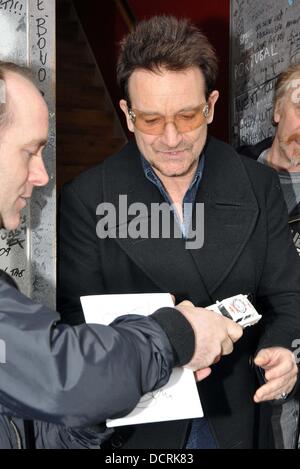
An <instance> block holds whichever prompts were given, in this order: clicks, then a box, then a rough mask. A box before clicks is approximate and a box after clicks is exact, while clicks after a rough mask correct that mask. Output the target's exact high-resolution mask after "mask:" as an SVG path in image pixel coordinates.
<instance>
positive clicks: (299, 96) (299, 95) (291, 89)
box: [287, 74, 300, 104]
mask: <svg viewBox="0 0 300 469" xmlns="http://www.w3.org/2000/svg"><path fill="white" fill-rule="evenodd" d="M287 90H288V96H289V98H290V100H291V102H292V103H293V104H299V103H300V74H299V76H296V77H294V78H292V79H291V80H290V81H289V83H288V86H287Z"/></svg>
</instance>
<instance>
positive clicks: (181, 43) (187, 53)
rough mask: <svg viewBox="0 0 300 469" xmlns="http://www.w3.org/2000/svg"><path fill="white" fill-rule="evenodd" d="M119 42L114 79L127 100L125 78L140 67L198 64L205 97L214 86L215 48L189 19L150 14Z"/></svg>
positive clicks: (172, 67) (181, 67)
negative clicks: (115, 78) (202, 78)
mask: <svg viewBox="0 0 300 469" xmlns="http://www.w3.org/2000/svg"><path fill="white" fill-rule="evenodd" d="M120 45H121V51H120V55H119V59H118V64H117V81H118V84H119V86H120V88H121V90H122V93H123V96H124V97H125V99H127V101H128V100H129V94H128V80H129V78H130V75H131V74H132V73H133V72H134V70H136V69H139V68H142V69H146V70H149V71H152V72H155V71H159V69H160V67H164V68H166V69H167V70H171V71H182V70H186V69H187V68H190V67H199V68H200V70H201V71H202V73H203V75H204V79H205V94H206V99H207V98H208V96H209V94H210V93H211V92H212V90H213V89H214V86H215V82H216V78H217V73H218V60H217V56H216V52H215V49H214V48H213V46H212V45H211V44H210V42H209V41H208V39H207V37H206V36H205V35H204V34H203V33H202V32H201V31H200V29H199V28H197V27H196V26H195V25H194V24H192V23H191V22H190V20H188V19H177V18H175V17H174V16H166V15H161V16H153V17H152V18H150V19H148V20H144V21H141V22H140V23H138V24H137V26H136V28H135V29H134V30H133V31H132V32H131V33H129V34H128V35H127V36H126V37H125V38H124V39H123V40H122V41H121V43H120Z"/></svg>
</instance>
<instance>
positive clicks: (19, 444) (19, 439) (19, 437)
mask: <svg viewBox="0 0 300 469" xmlns="http://www.w3.org/2000/svg"><path fill="white" fill-rule="evenodd" d="M9 423H10V425H11V427H12V429H13V432H14V435H15V437H16V442H17V449H23V447H22V439H21V435H20V432H19V430H18V428H17V426H16V424H15V423H14V422H13V420H12V419H9Z"/></svg>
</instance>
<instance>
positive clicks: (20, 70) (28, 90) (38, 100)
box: [0, 61, 47, 131]
mask: <svg viewBox="0 0 300 469" xmlns="http://www.w3.org/2000/svg"><path fill="white" fill-rule="evenodd" d="M20 100H22V101H24V102H26V101H27V102H28V105H32V104H34V105H39V106H40V108H41V109H42V108H44V111H45V110H46V109H47V106H46V103H45V102H44V99H43V98H42V96H41V94H40V92H39V90H38V89H37V87H36V85H35V84H34V82H33V79H32V75H31V72H30V70H29V69H27V68H25V67H21V66H19V65H15V64H13V63H7V62H1V61H0V131H1V130H2V129H3V128H7V127H8V126H9V125H11V124H12V122H13V119H14V118H17V117H18V113H17V112H16V107H18V103H19V102H20ZM31 100H32V101H31Z"/></svg>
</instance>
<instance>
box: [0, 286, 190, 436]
mask: <svg viewBox="0 0 300 469" xmlns="http://www.w3.org/2000/svg"><path fill="white" fill-rule="evenodd" d="M172 311H173V314H174V315H177V314H178V315H180V316H181V313H179V311H177V310H175V309H174V310H172ZM164 315H167V316H168V315H169V311H165V312H164V310H161V311H159V312H158V317H157V319H158V320H159V317H160V318H162V317H163V316H164ZM59 320H60V317H59V315H58V314H57V313H54V312H53V311H51V310H49V309H47V308H46V307H44V306H41V305H37V304H34V303H33V302H32V301H31V300H29V299H28V298H27V297H25V296H24V295H22V294H21V293H19V292H18V291H16V290H15V289H14V288H12V287H11V286H9V285H7V284H6V283H4V282H0V345H1V356H0V362H1V363H0V412H2V413H9V414H11V415H15V416H18V417H22V418H27V419H37V420H47V421H49V422H53V423H58V424H63V425H66V426H72V427H76V426H85V425H92V424H94V423H98V422H104V421H105V420H106V419H107V418H115V417H120V416H123V415H126V414H127V413H128V412H130V411H131V410H132V409H133V408H134V407H135V405H136V404H137V402H138V400H139V399H140V397H141V396H142V395H143V394H145V393H146V392H149V391H150V390H152V389H155V388H158V387H160V386H162V385H163V384H165V383H166V382H167V381H168V378H169V375H170V373H171V370H172V367H173V366H174V365H176V364H178V363H179V362H180V363H182V362H183V361H184V360H186V361H188V360H189V359H190V358H191V356H187V355H185V357H183V356H180V351H179V349H177V348H176V345H175V344H176V341H178V338H179V341H180V333H179V335H178V337H177V338H176V337H174V331H173V336H172V338H171V340H173V344H172V345H171V343H170V341H169V340H168V338H167V335H166V334H165V332H164V331H163V329H162V327H161V326H160V325H159V323H158V321H157V320H154V319H153V318H151V317H142V316H136V315H128V316H123V317H120V318H118V319H116V320H115V321H114V322H113V323H112V324H111V325H110V326H102V325H98V324H97V325H96V324H89V325H86V324H84V325H80V326H76V327H71V326H67V325H64V324H60V323H59ZM186 322H187V321H186ZM188 325H189V323H188V322H187V324H185V327H186V328H188V327H190V326H188ZM175 336H176V333H175ZM175 349H176V353H177V352H178V353H179V355H178V356H177V357H176V356H175V355H174V350H175ZM176 362H177V363H176Z"/></svg>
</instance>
